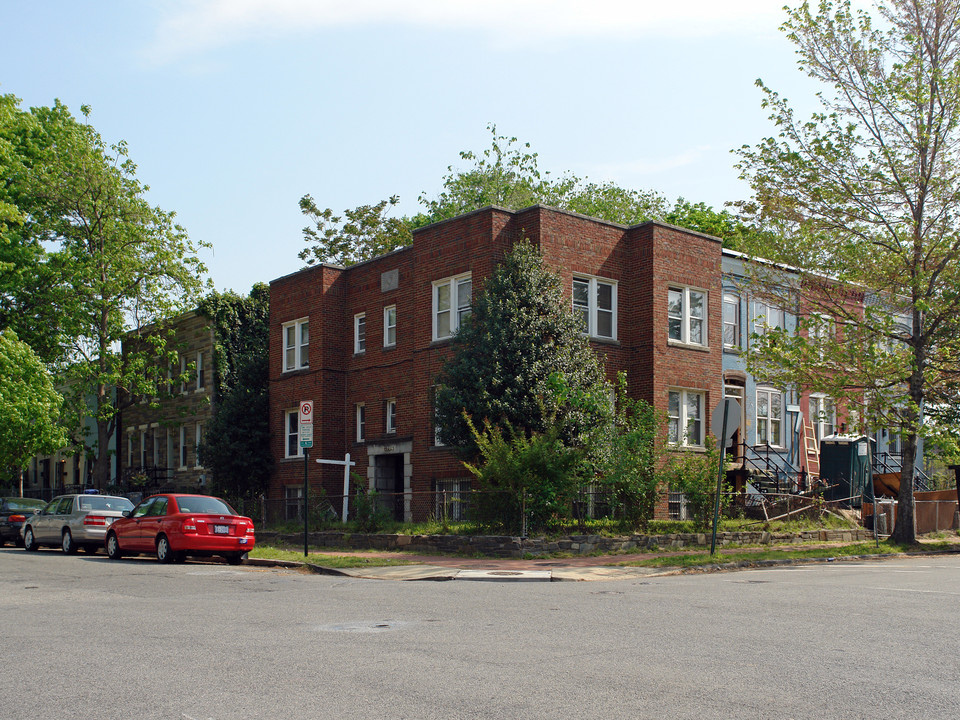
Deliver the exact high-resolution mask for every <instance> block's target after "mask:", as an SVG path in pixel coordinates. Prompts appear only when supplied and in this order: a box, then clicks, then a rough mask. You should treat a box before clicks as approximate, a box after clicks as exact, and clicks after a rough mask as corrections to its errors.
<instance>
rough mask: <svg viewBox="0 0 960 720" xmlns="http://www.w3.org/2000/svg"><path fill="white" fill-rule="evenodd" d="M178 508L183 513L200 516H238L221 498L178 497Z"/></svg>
mask: <svg viewBox="0 0 960 720" xmlns="http://www.w3.org/2000/svg"><path fill="white" fill-rule="evenodd" d="M177 507H179V508H180V512H182V513H196V514H198V515H236V514H237V513H236V512H234V510H233V508H232V507H230V506H229V505H227V504H226V503H225V502H224V501H223V500H221V499H220V498H215V497H204V496H201V495H197V496H195V497H178V498H177Z"/></svg>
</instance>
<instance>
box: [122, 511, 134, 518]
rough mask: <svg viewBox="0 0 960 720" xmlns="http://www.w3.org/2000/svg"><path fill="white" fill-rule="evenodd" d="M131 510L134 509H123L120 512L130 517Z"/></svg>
mask: <svg viewBox="0 0 960 720" xmlns="http://www.w3.org/2000/svg"><path fill="white" fill-rule="evenodd" d="M131 512H133V511H132V510H124V511H123V512H122V513H120V514H121V515H123V516H124V517H130V513H131Z"/></svg>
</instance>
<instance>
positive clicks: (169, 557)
mask: <svg viewBox="0 0 960 720" xmlns="http://www.w3.org/2000/svg"><path fill="white" fill-rule="evenodd" d="M175 554H176V553H174V552H173V550H171V549H170V541H169V540H167V536H166V535H161V536H160V537H158V538H157V560H159V561H160V562H162V563H172V562H173V556H174V555H175Z"/></svg>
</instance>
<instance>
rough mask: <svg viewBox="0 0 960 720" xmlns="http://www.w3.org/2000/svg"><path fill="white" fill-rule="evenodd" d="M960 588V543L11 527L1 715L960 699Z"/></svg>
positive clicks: (245, 717) (324, 713) (842, 705)
mask: <svg viewBox="0 0 960 720" xmlns="http://www.w3.org/2000/svg"><path fill="white" fill-rule="evenodd" d="M958 605H960V558H958V557H956V556H949V557H925V558H916V559H913V558H911V559H896V560H887V561H878V562H856V563H854V562H849V563H835V564H829V565H826V564H820V565H813V566H799V567H789V568H777V569H764V570H758V571H746V572H732V573H717V574H703V575H685V576H675V577H658V578H647V579H645V580H630V581H605V582H581V583H572V582H567V583H537V582H520V583H510V582H503V583H495V582H470V581H459V580H458V581H452V582H395V581H379V580H359V579H352V578H336V577H329V576H318V575H309V574H302V573H299V572H295V571H289V570H278V569H259V568H248V567H239V568H234V567H229V566H227V565H218V564H201V563H190V562H188V563H187V564H185V565H160V564H158V563H157V562H156V560H153V559H147V558H142V559H130V560H124V561H120V562H111V561H109V560H107V559H106V558H104V557H101V556H95V557H88V556H83V555H80V556H73V557H66V556H64V555H62V554H61V553H60V552H58V551H54V550H43V551H40V552H37V553H27V552H25V551H23V550H16V549H12V548H4V549H2V550H0V612H2V620H3V623H2V625H3V641H4V647H5V649H6V653H5V655H6V657H5V661H4V663H3V665H4V673H3V680H2V684H0V717H21V718H54V717H55V718H125V719H126V718H134V717H138V718H175V719H180V720H183V719H187V720H228V719H234V718H236V719H242V720H251V719H256V718H340V719H352V718H411V719H413V718H416V719H418V720H419V719H433V718H437V719H439V718H444V719H447V720H449V719H451V718H454V719H456V718H511V719H513V718H602V719H603V720H616V719H618V718H624V719H626V718H630V719H632V720H635V719H636V718H921V717H922V718H956V717H957V715H958V713H960V687H958V680H960V663H958V659H957V648H956V646H957V639H958V632H957V629H956V628H957V608H958ZM28 701H30V702H29V705H30V708H29V709H28V708H27V707H25V705H27V703H28ZM15 709H16V710H15Z"/></svg>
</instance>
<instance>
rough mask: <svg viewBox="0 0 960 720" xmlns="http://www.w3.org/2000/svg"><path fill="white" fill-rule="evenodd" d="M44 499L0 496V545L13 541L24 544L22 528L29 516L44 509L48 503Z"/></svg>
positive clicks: (15, 543) (16, 543)
mask: <svg viewBox="0 0 960 720" xmlns="http://www.w3.org/2000/svg"><path fill="white" fill-rule="evenodd" d="M46 504H47V503H45V502H44V501H43V500H34V499H33V498H21V497H5V498H0V547H2V546H4V545H6V544H7V543H8V542H12V543H13V544H14V545H23V538H22V537H20V528H21V527H23V521H24V520H26V519H27V516H29V515H33V514H34V512H36V511H38V510H42V509H43V507H44V505H46Z"/></svg>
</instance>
